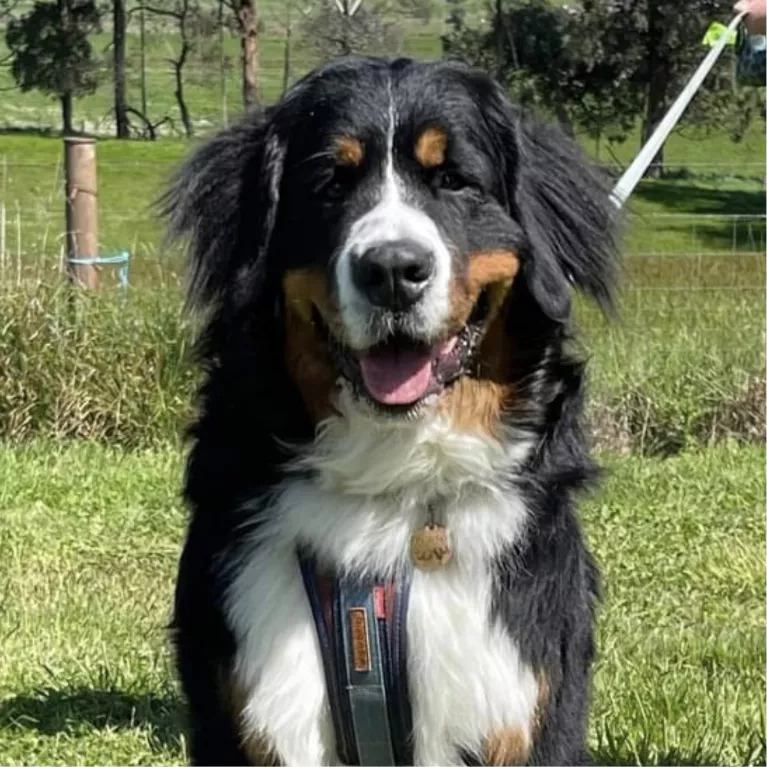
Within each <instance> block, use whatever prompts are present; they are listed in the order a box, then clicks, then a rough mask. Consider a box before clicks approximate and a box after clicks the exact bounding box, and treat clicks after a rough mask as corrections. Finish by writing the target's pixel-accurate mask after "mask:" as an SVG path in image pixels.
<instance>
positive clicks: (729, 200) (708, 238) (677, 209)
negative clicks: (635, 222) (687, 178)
mask: <svg viewBox="0 0 767 767" xmlns="http://www.w3.org/2000/svg"><path fill="white" fill-rule="evenodd" d="M750 187H751V188H747V189H716V188H714V187H705V186H702V185H701V184H700V182H697V183H696V182H689V183H684V182H680V181H651V182H644V183H642V184H640V186H639V187H637V190H636V192H635V195H636V196H637V197H638V198H640V199H642V200H644V201H646V202H651V203H654V204H656V205H662V206H663V207H664V208H665V209H666V210H665V212H667V213H680V214H685V213H689V214H696V215H708V216H717V215H720V216H731V215H747V216H751V215H764V189H763V188H761V189H760V188H757V187H756V184H751V185H750ZM638 219H639V221H642V220H643V219H644V220H645V221H646V223H647V225H648V226H650V227H652V228H654V229H657V230H659V231H663V230H664V229H665V228H671V229H674V228H679V227H680V226H684V227H685V228H691V227H692V222H693V219H687V220H685V219H670V220H669V221H668V222H661V221H659V220H658V219H654V218H653V214H652V213H646V214H638ZM664 224H665V225H664ZM739 227H740V228H739V231H738V232H737V233H736V234H737V237H738V238H739V240H740V246H741V248H742V247H743V246H744V245H746V246H748V245H749V244H751V245H753V246H754V249H757V250H758V249H761V247H762V243H763V242H764V228H765V225H764V220H763V219H761V220H760V219H753V220H748V221H743V222H741V224H739ZM695 239H696V241H698V242H699V243H700V244H702V245H705V246H706V247H708V248H710V249H712V250H722V251H729V250H731V249H732V248H733V225H732V220H731V219H726V218H722V219H717V218H712V219H708V220H706V219H703V220H701V219H698V220H695ZM750 241H753V243H750Z"/></svg>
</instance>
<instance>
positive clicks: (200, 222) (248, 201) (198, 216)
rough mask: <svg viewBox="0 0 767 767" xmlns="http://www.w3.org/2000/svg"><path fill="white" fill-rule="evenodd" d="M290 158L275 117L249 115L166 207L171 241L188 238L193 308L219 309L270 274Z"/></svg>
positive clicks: (210, 150) (176, 186)
mask: <svg viewBox="0 0 767 767" xmlns="http://www.w3.org/2000/svg"><path fill="white" fill-rule="evenodd" d="M283 157H284V148H283V147H282V144H281V142H280V140H279V139H278V137H277V135H276V134H275V133H274V132H273V131H272V130H271V126H270V121H269V116H268V113H266V112H261V113H255V114H250V115H249V116H248V117H247V118H246V119H245V120H244V121H243V122H242V123H240V124H239V125H236V126H234V127H232V128H230V129H228V130H226V131H223V132H222V133H219V134H218V135H217V136H215V137H214V138H213V139H211V140H210V141H208V142H207V143H206V144H204V145H203V146H201V147H200V148H199V149H198V150H197V151H196V152H195V153H194V154H193V155H192V156H191V158H190V159H189V160H187V162H186V163H185V164H184V165H183V166H182V167H181V169H180V170H179V172H178V174H177V175H176V178H175V179H174V181H173V183H172V184H171V186H170V188H169V189H168V191H167V192H166V193H165V195H164V196H163V197H162V199H161V200H160V206H161V210H162V212H163V213H164V214H165V215H166V216H167V217H168V220H169V234H170V236H171V237H173V238H175V237H181V236H185V237H188V239H189V248H188V257H189V263H188V274H189V277H188V280H189V282H188V284H189V288H188V298H187V300H188V303H189V305H190V307H192V308H196V309H199V308H203V307H208V306H210V305H212V304H217V303H218V302H220V301H221V300H222V299H223V298H224V296H225V295H226V294H227V293H228V292H229V291H234V290H236V289H237V283H238V281H239V279H240V278H241V276H242V274H243V273H245V272H246V273H248V274H253V273H254V272H258V271H260V270H262V269H263V265H262V262H263V260H264V253H265V251H266V249H267V247H268V244H269V238H270V236H271V232H272V228H273V226H274V220H275V216H276V212H277V205H278V203H279V187H280V179H281V177H282V164H283Z"/></svg>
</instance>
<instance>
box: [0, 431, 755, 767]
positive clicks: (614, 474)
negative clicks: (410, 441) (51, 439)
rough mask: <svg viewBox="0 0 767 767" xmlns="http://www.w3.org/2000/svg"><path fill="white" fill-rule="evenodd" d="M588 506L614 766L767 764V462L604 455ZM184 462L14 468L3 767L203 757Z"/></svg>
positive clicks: (51, 454)
mask: <svg viewBox="0 0 767 767" xmlns="http://www.w3.org/2000/svg"><path fill="white" fill-rule="evenodd" d="M605 458H606V462H607V464H608V466H609V469H610V473H609V476H608V479H607V482H606V487H605V489H604V492H601V493H600V494H599V495H597V496H595V497H593V498H590V499H587V500H586V502H585V503H584V512H583V516H584V520H585V528H586V532H587V535H588V538H589V540H590V542H591V545H592V546H593V548H594V550H595V552H596V554H597V558H598V560H599V561H600V563H601V565H602V567H603V569H604V574H605V583H606V596H605V602H604V606H603V608H602V610H601V614H600V620H599V642H598V644H599V660H598V663H597V670H596V677H595V701H594V706H593V715H592V720H591V733H590V743H591V746H592V748H593V750H594V754H595V759H596V762H597V763H598V764H626V763H629V764H764V760H765V743H764V736H763V733H764V677H763V672H764V665H765V645H764V619H765V616H764V601H765V584H764V535H765V530H764V513H763V511H764V508H763V501H764V492H765V488H764V471H763V468H764V459H765V453H764V450H763V449H762V448H757V447H752V448H734V447H733V446H731V445H721V446H719V447H716V448H711V449H707V450H704V451H693V452H688V453H683V454H680V455H678V456H677V457H674V458H671V459H668V460H658V459H643V458H638V457H622V458H617V457H615V456H612V455H607V456H605ZM180 471H181V460H180V455H179V453H178V452H177V451H175V450H171V449H159V450H151V451H142V452H135V453H124V452H120V451H118V450H114V449H109V448H104V447H99V446H97V445H94V444H89V443H42V442H34V443H30V444H28V445H26V446H24V447H15V448H8V449H6V450H4V451H3V452H2V453H0V550H2V552H3V556H2V557H0V583H3V584H4V587H3V591H2V610H0V637H1V638H2V641H0V763H2V764H11V763H16V764H107V763H109V764H159V763H162V764H166V763H179V762H181V761H183V759H184V758H185V754H184V739H183V734H182V729H181V727H182V713H181V706H180V702H179V697H178V692H177V689H176V685H175V682H174V678H173V672H172V666H171V661H170V656H169V649H168V642H167V637H166V633H165V626H166V624H167V621H168V617H169V605H170V600H171V591H172V578H173V573H174V568H175V564H176V560H177V556H178V551H179V545H180V541H181V536H182V527H183V512H182V509H181V507H180V503H179V499H178V495H177V490H178V486H179V482H180Z"/></svg>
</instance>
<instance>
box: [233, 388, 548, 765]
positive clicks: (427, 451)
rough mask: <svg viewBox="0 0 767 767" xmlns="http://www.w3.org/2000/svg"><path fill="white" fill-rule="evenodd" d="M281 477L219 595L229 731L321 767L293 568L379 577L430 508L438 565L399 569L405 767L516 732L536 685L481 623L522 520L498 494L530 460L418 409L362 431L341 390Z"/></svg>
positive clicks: (306, 615) (319, 706) (315, 696)
mask: <svg viewBox="0 0 767 767" xmlns="http://www.w3.org/2000/svg"><path fill="white" fill-rule="evenodd" d="M339 410H340V413H341V414H340V415H338V416H333V417H332V418H330V419H328V420H327V421H326V422H324V423H323V424H322V426H321V427H320V429H319V431H318V435H317V438H316V440H315V442H314V444H313V446H312V447H311V449H309V450H308V451H306V452H304V453H302V454H301V455H300V456H299V457H298V459H297V460H296V463H295V467H296V468H298V469H302V470H306V469H310V470H311V472H312V476H311V477H307V476H306V474H305V473H304V474H302V475H300V474H293V473H290V472H289V473H287V474H286V478H285V480H284V482H283V483H282V485H281V486H280V488H279V490H278V492H277V493H276V494H275V496H274V498H273V499H272V500H271V501H270V508H269V509H268V511H267V512H266V514H265V517H266V519H267V521H266V522H265V523H264V525H262V526H261V527H260V528H259V530H258V532H257V533H256V534H255V535H253V536H252V538H251V539H250V540H249V541H248V544H247V545H246V546H245V547H244V552H245V553H244V554H243V555H242V557H241V558H240V560H239V562H238V563H237V564H236V570H237V575H236V577H235V579H234V581H233V584H232V587H231V589H230V591H229V593H228V599H227V613H228V617H229V621H230V623H231V626H232V629H233V631H234V633H235V636H236V639H237V648H238V649H237V659H236V669H235V673H236V675H237V678H238V682H239V683H240V684H241V685H242V687H243V688H244V689H245V690H246V691H247V705H246V708H245V710H244V712H243V722H242V727H243V733H244V734H245V735H246V736H247V735H251V734H263V735H265V736H266V738H267V739H268V741H269V742H270V743H271V744H272V745H273V746H274V747H275V748H276V750H277V751H278V753H279V755H280V757H281V759H282V761H283V763H287V764H334V763H335V764H337V763H338V761H337V756H336V752H335V744H334V735H333V730H332V724H331V719H330V713H329V709H328V703H327V697H326V692H325V683H324V677H323V670H322V661H321V656H320V652H319V647H318V643H317V638H316V635H315V629H314V623H313V618H312V615H311V611H310V608H309V604H308V600H307V597H306V594H305V593H304V589H303V584H302V581H301V577H300V573H299V569H298V566H297V562H296V559H295V554H294V552H295V546H296V544H297V543H301V542H305V543H309V544H310V545H311V546H312V548H313V549H314V551H315V552H316V553H317V555H318V556H319V557H320V558H321V559H325V560H327V561H330V562H332V563H334V565H335V566H336V567H337V568H338V569H339V571H349V572H376V573H377V574H379V575H386V574H391V573H393V572H394V571H395V570H397V569H398V568H401V567H409V562H408V545H409V540H410V535H411V533H412V532H413V530H414V529H416V528H418V527H420V526H421V525H423V524H424V523H425V521H426V516H425V515H426V505H427V503H428V502H429V501H430V500H434V501H437V502H438V503H437V507H438V509H439V515H440V516H439V518H440V521H442V522H443V523H444V524H446V525H447V527H448V529H449V530H450V533H451V537H452V544H453V557H452V559H451V560H450V562H449V563H448V564H447V565H446V566H445V567H444V568H443V569H442V570H441V571H437V572H432V573H424V572H421V571H418V570H416V571H415V572H414V573H413V580H412V587H411V596H410V606H409V610H408V618H407V631H408V671H409V683H410V690H411V702H412V706H413V717H414V747H415V752H414V753H415V760H416V763H418V764H457V763H459V762H460V748H468V749H473V750H475V751H478V750H479V749H480V748H481V745H482V739H483V738H485V737H487V736H488V735H489V734H491V733H493V732H496V731H498V730H501V729H502V728H504V727H510V726H514V727H520V728H522V730H523V731H525V732H528V733H529V732H530V727H531V722H532V719H533V714H534V709H535V704H536V699H537V694H538V688H537V682H536V679H535V676H534V674H533V672H532V670H531V669H530V668H528V667H526V666H525V665H524V664H523V663H522V662H521V660H520V657H519V653H518V650H517V648H516V646H515V644H514V642H513V641H512V639H511V638H510V637H509V636H508V634H507V633H506V631H505V630H504V628H503V627H502V626H501V625H496V624H493V623H491V620H490V601H491V593H492V574H491V572H490V566H491V562H492V560H493V557H494V555H496V554H497V553H498V552H499V551H500V550H501V549H502V548H503V547H505V546H507V545H508V544H509V543H512V542H515V541H517V540H519V538H520V536H522V535H524V532H525V525H526V522H527V512H526V509H525V507H524V504H523V502H522V500H521V499H520V498H519V497H518V496H517V495H516V494H515V493H514V490H513V485H512V484H511V483H510V481H511V480H513V478H514V474H515V469H516V468H517V467H518V466H519V464H520V462H521V461H522V460H523V459H524V458H525V456H526V455H527V454H528V452H529V450H530V448H531V441H530V440H529V438H525V437H524V436H523V435H512V434H511V433H509V434H508V435H506V437H507V439H505V440H504V441H502V442H501V441H497V440H495V439H493V438H491V437H488V436H484V435H479V434H470V433H466V432H457V431H455V430H454V429H452V428H451V427H450V425H449V424H448V423H447V422H446V421H444V420H443V419H442V418H441V417H440V416H438V415H436V414H435V413H431V414H429V415H427V416H425V417H424V418H421V419H419V420H416V421H411V422H404V421H397V420H381V419H377V418H375V417H373V416H371V415H369V414H366V413H365V412H364V411H362V410H361V409H359V408H358V407H357V405H356V403H355V401H354V398H353V397H352V396H351V395H350V394H348V393H344V392H342V394H341V397H340V400H339Z"/></svg>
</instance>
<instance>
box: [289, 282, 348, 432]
mask: <svg viewBox="0 0 767 767" xmlns="http://www.w3.org/2000/svg"><path fill="white" fill-rule="evenodd" d="M283 292H284V295H285V363H286V365H287V369H288V373H289V374H290V377H291V378H292V379H293V381H294V382H295V384H296V386H297V387H298V390H299V392H300V393H301V397H302V398H303V400H304V404H305V405H306V407H307V410H308V411H309V415H310V416H311V417H312V420H313V421H314V422H315V423H318V422H319V421H321V420H323V419H324V418H327V417H328V416H329V415H332V414H333V413H334V412H335V411H334V408H333V404H332V399H333V392H334V390H335V385H336V384H335V381H336V374H335V371H334V370H333V366H332V364H331V362H330V358H329V356H328V351H327V348H326V345H325V342H324V341H323V340H321V339H320V338H319V336H318V335H317V331H316V329H315V328H314V323H313V320H312V307H313V306H316V307H317V309H318V310H319V312H320V313H321V314H322V317H323V320H324V321H325V322H327V323H328V325H329V326H330V327H335V326H336V325H337V324H338V323H339V322H340V320H339V318H338V316H337V313H336V312H335V311H334V309H333V304H332V301H331V300H330V296H329V293H328V289H327V280H326V278H325V276H324V275H323V274H322V273H321V272H320V271H318V270H314V269H294V270H291V271H289V272H287V273H286V274H285V276H284V278H283Z"/></svg>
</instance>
